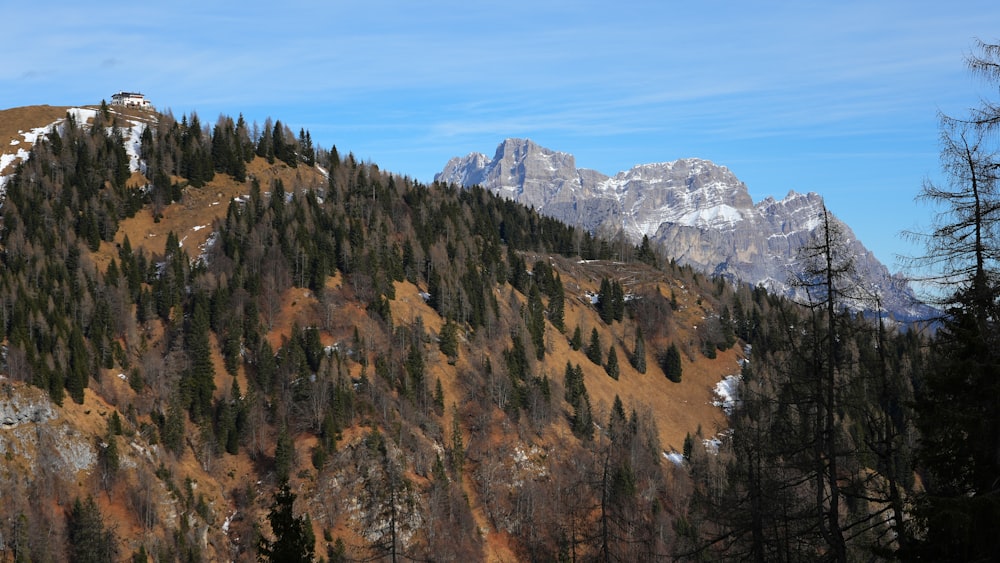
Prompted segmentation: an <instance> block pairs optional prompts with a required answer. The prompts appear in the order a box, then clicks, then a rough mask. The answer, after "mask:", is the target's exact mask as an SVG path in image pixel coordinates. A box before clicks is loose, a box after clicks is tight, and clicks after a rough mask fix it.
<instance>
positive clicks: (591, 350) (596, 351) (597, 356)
mask: <svg viewBox="0 0 1000 563" xmlns="http://www.w3.org/2000/svg"><path fill="white" fill-rule="evenodd" d="M603 356H604V352H603V351H602V350H601V336H600V335H599V334H597V327H594V328H593V329H591V331H590V344H589V345H588V346H587V359H589V360H590V361H592V362H594V363H595V364H597V365H601V360H602V357H603Z"/></svg>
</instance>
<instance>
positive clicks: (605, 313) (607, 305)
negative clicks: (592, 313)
mask: <svg viewBox="0 0 1000 563" xmlns="http://www.w3.org/2000/svg"><path fill="white" fill-rule="evenodd" d="M597 311H598V313H600V315H601V320H602V321H604V322H605V323H606V324H611V323H612V322H614V321H620V320H622V318H623V316H624V314H625V291H624V290H623V289H622V286H621V284H620V283H618V281H617V280H615V281H611V280H608V278H601V288H600V291H599V292H598V294H597Z"/></svg>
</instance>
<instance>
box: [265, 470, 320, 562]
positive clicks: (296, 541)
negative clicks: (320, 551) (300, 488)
mask: <svg viewBox="0 0 1000 563" xmlns="http://www.w3.org/2000/svg"><path fill="white" fill-rule="evenodd" d="M295 497H296V495H295V493H293V492H292V491H291V488H290V487H289V486H288V482H287V481H282V483H281V486H280V487H278V490H277V491H275V493H274V502H273V503H272V504H271V510H270V512H268V514H267V521H268V523H269V524H270V525H271V534H272V535H273V537H274V539H267V538H263V537H262V538H261V539H260V543H259V544H258V546H257V557H258V558H259V559H260V560H261V561H271V562H275V563H277V562H281V563H297V562H309V561H312V560H313V558H314V556H315V549H316V545H315V544H316V537H315V536H314V535H313V530H312V523H311V522H310V519H309V515H308V514H303V515H301V516H295V512H294V504H295Z"/></svg>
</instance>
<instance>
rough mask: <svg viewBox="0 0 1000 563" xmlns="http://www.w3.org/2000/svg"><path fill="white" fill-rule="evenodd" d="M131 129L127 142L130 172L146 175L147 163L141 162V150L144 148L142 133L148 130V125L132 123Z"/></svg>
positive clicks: (126, 148)
mask: <svg viewBox="0 0 1000 563" xmlns="http://www.w3.org/2000/svg"><path fill="white" fill-rule="evenodd" d="M131 123H132V127H130V128H129V130H128V131H129V135H128V138H126V139H124V141H125V154H127V155H128V169H129V172H142V173H143V174H145V173H146V163H144V162H142V161H140V160H139V150H140V149H141V147H142V133H143V132H144V131H145V130H146V124H145V123H143V122H141V121H132V122H131Z"/></svg>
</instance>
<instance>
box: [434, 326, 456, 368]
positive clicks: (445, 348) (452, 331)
mask: <svg viewBox="0 0 1000 563" xmlns="http://www.w3.org/2000/svg"><path fill="white" fill-rule="evenodd" d="M438 347H439V349H440V350H441V353H442V354H444V355H445V356H447V357H448V361H449V363H453V362H454V361H455V359H456V358H458V325H456V324H455V323H453V322H452V321H451V319H448V320H446V321H445V323H444V325H443V326H442V327H441V334H439V335H438Z"/></svg>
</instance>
